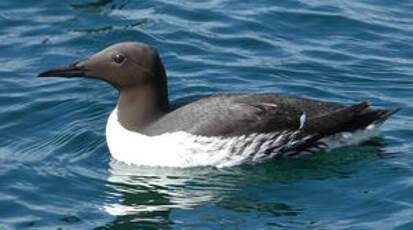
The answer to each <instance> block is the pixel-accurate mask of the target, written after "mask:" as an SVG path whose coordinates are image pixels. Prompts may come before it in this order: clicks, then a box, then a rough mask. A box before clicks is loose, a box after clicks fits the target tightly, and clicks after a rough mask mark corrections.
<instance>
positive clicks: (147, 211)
mask: <svg viewBox="0 0 413 230" xmlns="http://www.w3.org/2000/svg"><path fill="white" fill-rule="evenodd" d="M109 170H110V175H109V178H108V186H110V187H111V188H112V189H114V190H115V192H114V194H113V193H112V194H111V196H112V197H118V198H117V202H113V200H112V201H110V202H108V203H107V204H105V205H104V210H105V211H106V212H107V213H109V214H111V215H114V216H116V217H117V219H116V220H115V223H114V224H116V225H119V224H121V225H133V223H139V225H140V226H141V225H142V224H145V223H147V224H148V225H161V226H163V227H166V226H168V225H169V224H170V221H169V215H170V211H171V210H172V209H174V208H179V209H191V208H194V207H196V206H197V205H200V204H205V203H209V202H219V201H220V200H222V199H224V197H225V195H226V194H230V193H234V192H235V191H237V190H238V189H237V188H236V187H235V186H234V183H232V182H233V181H232V182H231V180H233V179H234V178H233V174H234V173H233V172H232V170H229V169H216V168H213V167H200V168H167V167H164V168H162V167H144V166H134V165H127V164H125V163H122V162H119V161H116V160H111V162H110V169H109ZM228 180H229V181H228Z"/></svg>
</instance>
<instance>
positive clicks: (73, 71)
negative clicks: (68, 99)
mask: <svg viewBox="0 0 413 230" xmlns="http://www.w3.org/2000/svg"><path fill="white" fill-rule="evenodd" d="M77 63H78V62H76V63H72V64H69V65H62V66H58V67H54V68H51V69H49V70H46V71H43V72H41V73H39V74H38V75H37V77H69V78H70V77H82V76H84V75H85V73H86V69H85V68H83V67H78V66H76V64H77Z"/></svg>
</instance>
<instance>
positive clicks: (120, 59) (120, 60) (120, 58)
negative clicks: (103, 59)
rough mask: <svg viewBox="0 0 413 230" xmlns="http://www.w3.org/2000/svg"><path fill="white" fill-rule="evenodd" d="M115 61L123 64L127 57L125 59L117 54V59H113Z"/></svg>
mask: <svg viewBox="0 0 413 230" xmlns="http://www.w3.org/2000/svg"><path fill="white" fill-rule="evenodd" d="M113 60H114V61H115V62H116V63H118V64H120V63H122V62H123V61H124V60H125V57H124V56H123V55H121V54H116V55H115V57H113Z"/></svg>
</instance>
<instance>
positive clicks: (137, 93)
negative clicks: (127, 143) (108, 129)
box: [116, 85, 168, 132]
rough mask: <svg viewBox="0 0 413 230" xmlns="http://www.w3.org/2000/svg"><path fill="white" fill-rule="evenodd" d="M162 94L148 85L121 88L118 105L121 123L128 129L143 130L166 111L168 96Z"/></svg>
mask: <svg viewBox="0 0 413 230" xmlns="http://www.w3.org/2000/svg"><path fill="white" fill-rule="evenodd" d="M162 96H164V95H160V94H159V92H158V91H157V90H156V89H154V88H152V87H151V86H148V85H146V86H135V87H129V88H125V89H121V90H119V98H118V103H117V105H116V108H117V113H118V114H117V115H118V116H117V117H118V120H119V123H120V124H121V125H122V126H123V127H124V128H126V129H128V130H131V131H136V132H140V131H142V130H143V129H144V128H145V127H146V126H148V125H150V124H151V123H152V122H154V121H155V120H157V119H158V118H159V117H161V116H162V115H163V114H164V113H165V109H166V107H167V106H168V104H167V103H168V98H160V97H162ZM165 100H166V102H165ZM160 102H163V104H162V103H160ZM165 103H166V104H165Z"/></svg>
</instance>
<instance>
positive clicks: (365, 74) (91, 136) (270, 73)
mask: <svg viewBox="0 0 413 230" xmlns="http://www.w3.org/2000/svg"><path fill="white" fill-rule="evenodd" d="M412 12H413V3H412V1H382V0H378V1H370V0H363V1H357V0H351V1H340V0H334V1H321V0H309V1H304V0H288V1H269V0H260V1H250V3H247V2H245V3H241V2H239V1H225V0H214V1H127V0H123V1H121V0H99V1H93V0H90V1H80V0H71V1H52V0H44V1H29V0H26V1H11V0H2V1H1V2H0V63H1V65H0V89H1V90H0V229H1V230H3V229H323V230H324V229H398V230H402V229H405V230H407V229H413V173H412V172H413V131H412V130H413V118H412V117H411V115H412V114H413V91H412V90H413V46H412V44H413V13H412ZM129 40H131V41H141V42H146V43H149V44H151V45H153V46H155V47H156V48H157V49H158V51H159V52H160V55H161V58H162V59H163V62H164V65H165V67H166V69H167V72H168V76H169V86H170V90H169V91H170V92H169V93H170V98H171V99H172V101H174V102H176V101H184V100H188V99H190V98H193V97H196V96H202V95H208V94H214V93H230V92H245V93H282V94H291V95H301V96H305V97H311V98H319V99H322V100H326V101H331V102H337V103H343V104H350V103H355V102H359V101H363V100H369V101H370V102H371V104H373V105H374V106H375V107H377V108H392V107H395V106H400V107H402V108H403V110H402V111H400V112H399V113H398V114H396V115H395V116H393V117H392V118H391V119H390V120H388V121H387V122H386V123H385V124H384V125H383V127H382V131H381V133H380V136H379V137H377V138H375V139H374V141H373V142H368V143H364V144H362V145H359V146H351V147H346V148H342V149H338V150H335V151H333V152H330V153H326V154H321V155H318V156H316V157H311V158H307V159H300V160H282V161H274V162H268V163H265V164H259V165H248V166H239V167H233V168H224V169H216V168H213V167H210V168H208V167H207V168H192V169H191V168H189V169H176V168H145V167H132V166H125V165H119V163H116V162H113V160H112V159H111V156H110V154H109V152H108V149H107V147H106V142H105V134H104V126H105V123H106V119H107V116H108V115H109V113H110V111H111V110H112V108H113V106H114V103H115V100H116V92H115V91H114V90H113V89H112V88H111V87H109V86H108V85H106V84H105V83H103V82H97V81H93V80H85V79H57V78H56V79H36V78H35V77H34V76H35V74H36V73H38V72H39V71H41V70H44V69H47V68H49V67H52V66H55V65H60V64H64V63H70V62H73V61H77V60H80V59H82V58H84V57H86V56H87V55H90V54H92V53H94V52H97V51H99V50H101V49H103V48H105V47H106V46H108V45H111V44H113V43H116V42H120V41H129ZM165 154H167V153H165Z"/></svg>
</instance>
